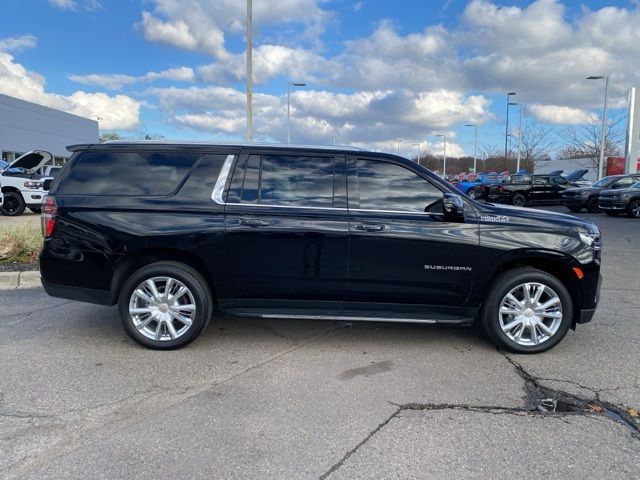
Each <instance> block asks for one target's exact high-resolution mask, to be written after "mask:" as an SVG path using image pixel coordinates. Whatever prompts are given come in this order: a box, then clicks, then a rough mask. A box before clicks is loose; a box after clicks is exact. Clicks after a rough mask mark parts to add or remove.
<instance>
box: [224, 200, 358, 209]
mask: <svg viewBox="0 0 640 480" xmlns="http://www.w3.org/2000/svg"><path fill="white" fill-rule="evenodd" d="M226 205H235V206H238V207H262V208H295V209H297V210H307V209H309V210H338V211H347V209H346V208H343V207H311V206H304V205H267V204H264V203H262V204H261V203H231V202H230V203H227V204H226Z"/></svg>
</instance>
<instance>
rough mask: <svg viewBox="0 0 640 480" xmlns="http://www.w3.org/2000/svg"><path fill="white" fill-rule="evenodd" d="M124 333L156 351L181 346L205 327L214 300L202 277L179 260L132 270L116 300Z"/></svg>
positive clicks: (186, 343)
mask: <svg viewBox="0 0 640 480" xmlns="http://www.w3.org/2000/svg"><path fill="white" fill-rule="evenodd" d="M118 307H119V309H120V318H121V320H122V325H123V327H124V329H125V331H126V332H127V334H128V335H129V336H130V337H131V338H132V339H133V340H135V341H136V342H138V343H139V344H140V345H143V346H145V347H147V348H153V349H157V350H170V349H176V348H181V347H184V346H185V345H188V344H189V343H191V342H192V341H193V340H195V339H196V338H197V337H198V335H200V333H201V332H202V330H204V328H205V327H206V325H207V323H208V322H209V317H210V316H211V313H212V308H213V301H212V297H211V293H210V290H209V287H208V286H207V282H206V281H205V279H204V278H203V277H202V275H200V273H198V271H196V270H195V269H193V268H191V267H189V266H188V265H184V264H182V263H178V262H158V263H152V264H150V265H147V266H146V267H143V268H141V269H140V270H138V271H136V272H134V273H133V274H132V275H131V276H130V277H129V278H128V279H127V280H126V281H125V283H124V285H123V287H122V289H121V291H120V296H119V300H118Z"/></svg>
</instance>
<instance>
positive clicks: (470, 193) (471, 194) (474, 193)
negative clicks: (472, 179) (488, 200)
mask: <svg viewBox="0 0 640 480" xmlns="http://www.w3.org/2000/svg"><path fill="white" fill-rule="evenodd" d="M468 195H469V197H471V198H473V199H474V200H475V199H476V192H474V191H473V189H471V190H469V193H468Z"/></svg>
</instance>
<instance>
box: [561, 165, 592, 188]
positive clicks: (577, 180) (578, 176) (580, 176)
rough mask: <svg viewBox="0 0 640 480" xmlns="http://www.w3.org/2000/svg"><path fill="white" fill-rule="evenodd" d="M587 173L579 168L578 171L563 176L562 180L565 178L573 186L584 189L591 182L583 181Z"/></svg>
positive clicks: (584, 169) (587, 171)
mask: <svg viewBox="0 0 640 480" xmlns="http://www.w3.org/2000/svg"><path fill="white" fill-rule="evenodd" d="M588 173H589V170H587V169H586V168H581V169H579V170H574V171H573V172H571V173H568V174H567V175H564V178H566V179H567V181H568V182H569V183H573V184H574V185H577V186H579V187H586V186H588V185H591V182H590V181H589V180H585V179H584V177H585V175H587V174H588Z"/></svg>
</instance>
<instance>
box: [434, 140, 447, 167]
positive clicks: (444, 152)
mask: <svg viewBox="0 0 640 480" xmlns="http://www.w3.org/2000/svg"><path fill="white" fill-rule="evenodd" d="M436 137H440V138H442V175H446V174H447V135H446V134H444V133H441V134H438V135H436Z"/></svg>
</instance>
